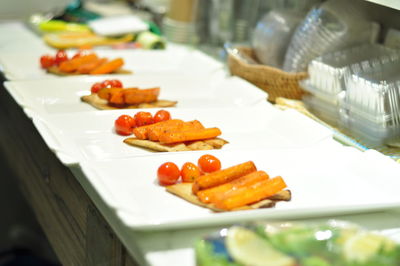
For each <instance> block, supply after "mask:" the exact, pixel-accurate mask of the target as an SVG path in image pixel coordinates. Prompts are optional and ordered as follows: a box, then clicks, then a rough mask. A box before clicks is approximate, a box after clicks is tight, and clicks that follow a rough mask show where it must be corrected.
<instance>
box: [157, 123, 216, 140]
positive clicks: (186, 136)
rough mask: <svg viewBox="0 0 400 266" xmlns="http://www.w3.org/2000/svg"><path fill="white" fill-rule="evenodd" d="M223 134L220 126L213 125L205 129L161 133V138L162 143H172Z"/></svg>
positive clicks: (210, 137)
mask: <svg viewBox="0 0 400 266" xmlns="http://www.w3.org/2000/svg"><path fill="white" fill-rule="evenodd" d="M221 134H222V132H221V130H220V129H219V128H217V127H213V128H203V129H190V130H186V131H180V132H167V133H165V134H161V135H160V137H159V139H160V143H164V144H171V143H177V142H185V141H192V140H203V139H212V138H215V137H217V136H219V135H221Z"/></svg>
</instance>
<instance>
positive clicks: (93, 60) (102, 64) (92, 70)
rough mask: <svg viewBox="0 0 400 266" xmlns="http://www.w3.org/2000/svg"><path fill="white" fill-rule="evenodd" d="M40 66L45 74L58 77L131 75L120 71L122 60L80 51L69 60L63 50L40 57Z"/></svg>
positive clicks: (126, 71)
mask: <svg viewBox="0 0 400 266" xmlns="http://www.w3.org/2000/svg"><path fill="white" fill-rule="evenodd" d="M40 65H41V67H42V68H43V69H46V71H47V72H49V73H52V74H55V75H59V76H70V75H84V74H88V75H102V74H129V73H131V71H129V70H124V69H122V66H123V65H124V60H123V59H122V58H115V59H108V58H104V57H99V56H98V55H97V54H96V53H95V52H93V51H89V50H81V51H79V52H77V53H76V54H75V55H74V56H73V57H71V58H69V57H68V55H67V53H66V52H65V51H64V50H58V51H57V53H56V54H55V56H52V55H49V54H46V55H43V56H41V57H40Z"/></svg>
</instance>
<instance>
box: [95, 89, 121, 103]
mask: <svg viewBox="0 0 400 266" xmlns="http://www.w3.org/2000/svg"><path fill="white" fill-rule="evenodd" d="M122 90H123V89H122V88H103V89H100V90H99V91H98V92H97V95H98V96H99V97H100V98H101V99H104V100H107V101H108V100H110V98H111V95H112V94H113V93H115V92H119V91H122Z"/></svg>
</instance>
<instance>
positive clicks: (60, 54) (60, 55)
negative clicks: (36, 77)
mask: <svg viewBox="0 0 400 266" xmlns="http://www.w3.org/2000/svg"><path fill="white" fill-rule="evenodd" d="M67 60H68V55H67V53H66V52H65V51H64V50H58V51H57V53H56V58H55V64H56V65H59V64H61V63H62V62H64V61H67Z"/></svg>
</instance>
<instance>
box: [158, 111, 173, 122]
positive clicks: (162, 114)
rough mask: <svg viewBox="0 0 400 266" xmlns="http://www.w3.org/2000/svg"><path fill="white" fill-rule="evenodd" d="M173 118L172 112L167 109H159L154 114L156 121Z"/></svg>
mask: <svg viewBox="0 0 400 266" xmlns="http://www.w3.org/2000/svg"><path fill="white" fill-rule="evenodd" d="M170 119H171V114H170V113H169V112H168V111H166V110H159V111H157V113H155V115H154V123H158V122H162V121H167V120H170Z"/></svg>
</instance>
